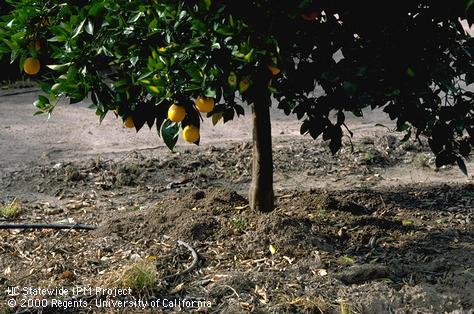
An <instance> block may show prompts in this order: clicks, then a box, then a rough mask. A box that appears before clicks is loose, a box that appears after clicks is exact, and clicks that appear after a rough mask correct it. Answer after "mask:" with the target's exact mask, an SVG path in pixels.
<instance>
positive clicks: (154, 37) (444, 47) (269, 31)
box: [0, 0, 474, 171]
mask: <svg viewBox="0 0 474 314" xmlns="http://www.w3.org/2000/svg"><path fill="white" fill-rule="evenodd" d="M7 2H8V3H9V4H10V5H11V6H12V7H13V8H14V9H13V10H12V11H11V12H9V14H7V15H6V16H3V17H2V23H1V24H0V38H1V39H2V41H0V54H2V53H3V54H4V55H6V54H10V59H11V60H15V59H19V60H20V64H21V65H22V66H23V64H24V63H25V60H27V59H28V58H35V59H38V60H39V61H40V63H41V64H42V66H41V71H40V73H39V76H37V77H38V79H39V83H40V85H41V87H42V89H43V91H44V92H45V93H46V94H47V95H49V97H44V96H40V98H39V99H38V101H37V102H36V103H35V104H36V106H37V108H38V111H39V112H43V113H51V111H52V110H53V108H54V103H55V102H54V101H55V100H57V99H59V98H61V97H66V98H69V99H70V101H71V103H76V102H79V101H82V100H84V99H85V98H86V97H90V99H91V101H92V103H93V106H94V108H95V109H96V113H97V115H98V116H99V117H100V119H103V118H104V116H105V115H106V114H107V112H108V111H111V110H116V112H117V113H118V114H119V115H120V116H121V117H122V118H123V119H124V120H125V119H127V118H128V117H133V120H134V122H135V123H134V126H135V127H136V129H137V130H139V129H140V128H142V127H143V126H144V125H145V124H148V126H149V127H150V128H151V127H152V126H153V125H156V126H157V127H158V130H161V132H160V133H159V134H161V136H162V137H163V139H164V140H165V142H166V143H167V145H168V146H169V147H170V148H172V147H173V146H174V145H175V144H176V140H177V134H178V133H179V132H180V130H181V129H183V128H184V127H186V126H188V125H194V126H196V127H197V128H199V125H200V118H201V114H200V113H199V111H198V110H196V108H195V107H194V102H193V101H192V100H193V99H196V98H197V97H198V96H206V97H212V98H214V99H215V102H216V106H215V107H214V109H213V110H212V111H211V112H209V113H207V116H208V117H212V120H213V122H214V123H217V122H218V121H219V120H221V119H222V120H223V121H224V122H227V121H229V120H232V119H233V118H234V117H235V116H239V115H242V114H243V112H244V110H243V108H242V107H241V105H240V104H241V101H240V100H242V101H243V102H244V103H245V102H247V103H254V102H255V100H256V99H257V98H262V96H263V98H266V99H270V96H272V97H274V98H275V99H276V100H277V101H278V103H279V105H278V107H279V108H281V109H282V110H284V111H285V113H286V114H291V113H293V114H296V116H297V118H298V119H301V120H302V126H301V133H302V134H307V133H308V134H309V135H310V136H312V137H313V138H318V137H320V136H322V138H323V139H324V140H327V141H329V142H330V145H329V146H330V149H331V151H332V152H333V153H335V152H337V151H338V150H339V148H340V147H341V145H342V136H343V133H344V129H345V123H344V121H345V113H347V112H352V113H353V114H355V115H356V116H361V115H362V109H363V108H365V107H370V108H372V109H374V108H376V107H383V110H384V111H385V112H386V113H387V114H388V115H389V116H390V118H392V119H394V120H396V125H397V130H400V131H406V132H407V137H406V138H408V137H409V136H415V137H416V138H419V137H420V136H425V137H427V138H428V139H429V145H430V147H431V149H432V151H433V152H434V153H435V154H436V156H437V158H436V164H437V166H441V165H446V164H452V163H456V162H457V163H458V164H459V166H460V167H461V169H462V170H463V171H466V169H465V166H464V161H463V158H462V157H463V156H464V157H468V156H469V154H470V152H471V148H472V147H473V146H474V105H473V92H472V91H469V90H468V89H467V88H466V87H467V86H468V85H470V84H472V83H473V82H474V62H473V58H472V56H473V54H474V40H473V38H472V37H470V36H469V35H468V34H466V32H465V31H464V30H463V28H462V26H461V24H460V23H459V18H461V19H468V22H469V24H472V23H473V22H474V20H473V10H474V1H472V0H467V1H466V0H455V1H451V2H450V3H449V4H447V3H445V2H442V1H427V0H417V1H390V2H383V1H377V2H376V1H370V3H369V2H368V3H365V4H361V3H360V2H357V1H329V0H320V1H311V0H300V1H290V0H275V1H271V0H263V1H251V0H242V1H230V0H228V1H217V0H192V1H191V0H188V1H183V0H181V1H171V0H152V1H143V0H126V1H125V0H107V1H105V0H89V1H87V0H72V1H67V2H66V1H57V0H56V1H53V0H39V1H29V0H15V1H13V0H7ZM337 56H339V57H337ZM44 65H46V66H44ZM315 90H322V93H315ZM173 103H179V104H180V105H182V106H184V107H185V108H186V117H185V118H184V120H183V121H182V122H180V123H175V122H172V121H169V120H168V119H167V115H166V113H167V110H168V108H169V107H170V106H171V105H172V104H173ZM348 132H350V131H348Z"/></svg>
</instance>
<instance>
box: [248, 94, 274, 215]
mask: <svg viewBox="0 0 474 314" xmlns="http://www.w3.org/2000/svg"><path fill="white" fill-rule="evenodd" d="M270 104H271V100H270V97H269V95H268V94H267V95H262V97H258V98H257V99H256V100H255V102H254V103H253V106H252V120H253V159H252V183H251V185H250V191H249V202H250V208H251V209H252V210H258V211H260V212H269V211H272V210H273V159H272V134H271V124H270Z"/></svg>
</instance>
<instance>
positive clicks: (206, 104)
mask: <svg viewBox="0 0 474 314" xmlns="http://www.w3.org/2000/svg"><path fill="white" fill-rule="evenodd" d="M195 104H196V108H197V109H198V110H199V111H200V112H211V111H212V110H213V109H214V99H212V98H208V97H203V96H199V97H198V98H197V99H196V102H195Z"/></svg>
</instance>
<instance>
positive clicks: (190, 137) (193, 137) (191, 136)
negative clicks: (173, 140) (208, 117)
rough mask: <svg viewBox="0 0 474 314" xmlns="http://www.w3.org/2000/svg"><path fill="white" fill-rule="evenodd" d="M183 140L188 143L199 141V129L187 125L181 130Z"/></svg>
mask: <svg viewBox="0 0 474 314" xmlns="http://www.w3.org/2000/svg"><path fill="white" fill-rule="evenodd" d="M183 139H184V140H185V141H186V142H189V143H195V142H196V141H197V140H199V129H198V128H197V127H195V126H194V125H188V126H186V127H185V128H184V130H183Z"/></svg>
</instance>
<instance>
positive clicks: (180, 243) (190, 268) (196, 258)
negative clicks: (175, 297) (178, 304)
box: [164, 240, 199, 279]
mask: <svg viewBox="0 0 474 314" xmlns="http://www.w3.org/2000/svg"><path fill="white" fill-rule="evenodd" d="M177 242H178V244H179V245H181V246H184V247H185V248H187V249H188V250H189V252H191V256H192V257H193V261H192V263H191V265H190V266H189V267H188V268H186V269H185V270H183V271H182V272H179V273H176V274H173V275H169V276H166V277H165V278H164V279H169V278H174V277H179V276H182V275H184V274H187V273H189V272H190V271H191V270H193V269H194V268H195V267H196V265H197V262H198V259H199V258H198V255H197V253H196V251H195V250H194V249H193V248H192V247H191V246H190V245H189V244H187V243H186V242H184V241H181V240H178V241H177Z"/></svg>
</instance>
